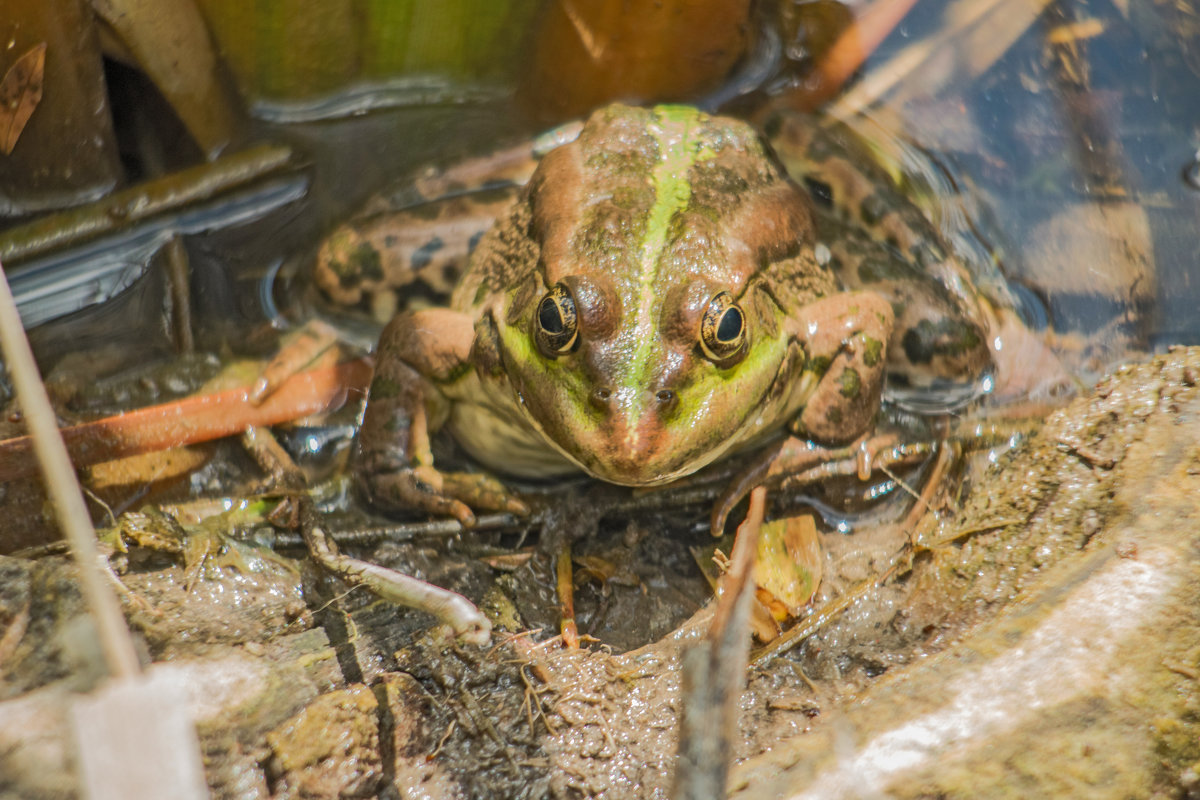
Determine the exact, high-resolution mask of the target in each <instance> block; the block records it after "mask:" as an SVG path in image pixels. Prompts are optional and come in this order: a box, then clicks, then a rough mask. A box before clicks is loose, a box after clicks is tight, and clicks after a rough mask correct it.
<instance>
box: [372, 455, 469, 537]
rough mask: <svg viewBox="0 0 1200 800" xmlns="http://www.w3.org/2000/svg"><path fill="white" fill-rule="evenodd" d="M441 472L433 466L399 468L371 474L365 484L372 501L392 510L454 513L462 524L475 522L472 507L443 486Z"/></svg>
mask: <svg viewBox="0 0 1200 800" xmlns="http://www.w3.org/2000/svg"><path fill="white" fill-rule="evenodd" d="M443 484H444V476H443V475H442V474H441V473H440V472H438V471H437V470H435V469H433V468H432V467H418V468H416V469H402V470H397V471H395V472H388V473H384V474H380V475H376V476H374V477H373V478H372V479H371V480H370V481H369V482H368V485H367V493H368V494H369V496H370V500H371V503H372V504H373V505H377V506H380V507H382V508H387V509H391V510H402V509H403V510H409V511H413V510H415V511H425V512H427V513H429V514H433V515H435V516H446V517H454V518H455V519H457V520H458V521H459V522H460V523H461V524H462V526H463V527H464V528H469V527H471V526H473V525H474V524H475V514H474V512H472V511H471V507H470V506H469V505H467V504H466V503H464V502H463V501H462V500H460V499H458V498H457V497H455V496H453V494H452V493H447V492H445V491H444V489H443Z"/></svg>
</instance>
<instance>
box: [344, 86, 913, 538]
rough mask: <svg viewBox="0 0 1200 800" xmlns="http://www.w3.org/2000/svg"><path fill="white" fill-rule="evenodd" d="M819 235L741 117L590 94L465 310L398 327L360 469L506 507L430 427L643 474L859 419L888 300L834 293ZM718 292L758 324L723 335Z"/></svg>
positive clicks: (468, 293) (491, 454) (393, 495)
mask: <svg viewBox="0 0 1200 800" xmlns="http://www.w3.org/2000/svg"><path fill="white" fill-rule="evenodd" d="M812 242H813V229H812V218H811V213H810V210H809V205H808V199H807V196H806V195H805V194H804V193H803V192H802V191H800V190H799V189H798V188H797V187H796V186H795V185H794V184H792V183H791V182H790V181H789V180H788V179H787V177H786V175H785V174H784V173H783V172H782V170H781V168H780V167H779V166H778V164H777V163H776V162H775V161H774V159H773V158H772V157H771V156H770V154H769V153H768V152H767V150H766V149H765V148H764V146H763V144H762V142H761V140H760V139H759V138H758V136H757V135H756V134H755V133H754V132H753V131H752V130H751V129H750V128H748V127H747V126H746V125H744V124H743V123H739V122H736V121H733V120H726V119H721V118H708V117H704V116H702V115H699V114H698V113H697V112H694V111H690V110H686V109H674V108H663V109H654V110H642V109H630V108H627V107H623V106H612V107H609V108H607V109H603V110H601V111H599V112H597V113H596V114H595V115H594V116H593V117H592V119H591V120H590V121H589V122H588V124H587V125H586V126H585V127H584V129H583V130H582V132H581V133H580V135H579V138H578V139H577V140H576V141H575V142H574V143H572V144H569V145H566V146H564V147H561V148H559V149H557V150H555V151H553V152H551V153H550V154H548V155H547V156H546V157H545V158H544V159H543V161H542V162H541V164H540V165H539V167H538V169H537V171H536V173H535V174H534V177H533V179H532V181H531V182H530V184H529V186H528V188H527V189H526V191H525V193H524V194H523V195H522V198H521V199H520V200H519V201H518V202H517V203H516V205H515V206H514V207H513V209H512V210H511V212H510V213H509V214H508V215H507V216H506V218H504V219H503V220H502V221H501V222H500V223H499V224H498V225H497V226H496V227H495V228H494V229H493V230H492V231H491V232H489V233H488V234H487V236H485V237H484V239H483V241H482V242H481V243H480V245H479V247H478V249H477V251H476V252H475V254H474V256H473V257H472V260H471V264H470V267H469V268H468V271H467V273H466V274H465V275H464V277H463V279H462V281H461V282H460V284H459V286H458V288H457V289H456V291H455V293H454V296H453V298H452V302H451V307H452V309H453V310H442V311H440V312H420V313H417V314H404V315H401V316H399V317H397V319H396V320H395V321H393V322H392V324H391V325H389V326H388V329H387V331H386V332H385V334H384V337H383V339H382V340H381V342H380V348H379V355H378V363H379V368H378V369H379V375H378V377H377V379H376V382H375V384H374V385H373V386H372V390H371V397H370V400H369V404H368V408H367V413H366V418H365V420H364V425H363V431H362V433H361V434H360V436H359V456H358V467H359V472H360V475H362V476H363V479H364V484H365V485H366V486H367V487H368V490H369V491H370V493H371V495H372V497H373V498H374V499H375V500H376V502H379V503H380V504H382V505H387V506H395V505H404V506H410V507H411V506H416V507H418V508H423V509H425V510H429V511H434V512H439V513H451V514H453V515H455V516H457V517H459V519H462V520H464V521H468V522H469V521H470V519H471V516H470V510H469V508H468V506H467V505H466V504H465V503H464V501H465V502H466V503H469V504H471V505H474V506H475V507H478V508H496V507H504V508H513V507H514V505H513V503H512V501H510V500H509V499H508V498H507V496H505V495H504V494H503V493H502V492H501V491H493V489H494V488H495V487H492V486H491V485H490V484H489V487H488V489H487V490H484V491H476V489H478V486H467V485H466V484H467V483H468V482H469V480H468V479H464V478H461V477H458V476H446V475H443V474H441V473H438V472H437V471H436V470H434V469H433V465H432V458H431V456H430V454H429V449H428V435H429V431H431V430H434V429H436V427H438V426H439V425H440V424H441V422H442V421H443V420H446V419H448V421H449V424H450V426H451V429H452V431H453V432H454V433H455V435H456V438H457V439H458V440H459V441H460V442H461V443H462V444H463V445H464V447H466V448H467V449H468V450H469V451H470V452H472V453H473V454H474V455H475V456H476V457H477V458H478V459H479V460H480V461H482V462H483V463H484V464H486V465H488V466H490V467H492V468H494V469H497V470H500V471H503V472H506V473H509V474H515V475H547V474H555V473H561V472H565V471H568V470H571V469H584V470H585V471H587V472H589V473H591V474H593V475H595V476H597V477H599V478H602V479H604V480H608V481H612V482H616V483H623V484H629V485H653V484H658V483H663V482H666V481H669V480H673V479H675V478H677V477H680V476H681V475H685V474H688V473H690V472H692V471H695V470H696V469H699V468H700V467H702V466H704V465H706V464H708V463H711V462H712V461H713V460H715V459H717V458H719V457H720V456H722V455H723V454H725V453H726V452H728V451H729V450H731V449H733V448H735V447H739V446H745V445H747V444H749V443H752V442H754V441H756V440H758V439H760V438H762V437H763V436H766V435H769V434H770V433H772V432H773V431H776V430H778V428H779V427H781V426H782V425H784V424H786V423H788V422H789V421H791V420H793V419H795V418H796V417H797V415H798V417H799V419H798V424H799V426H800V427H801V428H802V429H803V430H804V431H805V432H806V433H807V434H808V435H811V436H813V437H816V438H819V439H823V440H827V441H845V440H849V439H852V438H854V437H856V436H858V435H859V434H861V433H863V432H864V431H865V430H866V429H867V428H868V427H869V425H870V422H871V419H872V418H873V416H874V413H875V411H876V409H877V407H878V402H879V393H880V386H881V383H882V377H883V369H884V364H885V361H886V343H887V340H888V337H889V334H890V331H891V325H892V310H891V307H890V305H889V304H888V303H887V302H886V301H884V300H883V299H882V298H880V297H879V296H877V295H874V294H871V293H867V292H851V293H842V292H839V291H838V285H837V281H836V279H835V277H834V275H833V274H832V272H831V271H830V270H829V269H828V268H827V267H826V266H825V265H822V264H820V263H818V260H817V259H816V257H815V256H814V253H813V247H812ZM556 285H561V286H562V287H565V289H564V290H563V291H565V292H566V294H568V295H569V297H570V298H572V301H573V308H574V311H575V316H574V320H575V323H574V327H573V329H572V330H573V331H574V332H575V334H576V336H575V338H574V339H572V341H573V342H574V346H573V348H572V349H569V350H567V351H564V352H562V353H547V352H546V350H545V347H544V346H543V344H542V341H543V340H542V339H539V338H538V335H539V334H538V331H539V330H543V329H544V328H545V324H544V322H542V321H540V320H541V317H539V316H538V310H539V304H540V303H541V302H542V298H543V297H544V296H546V295H547V292H548V291H549V290H551V288H552V287H555V286H556ZM722 293H725V294H727V296H728V297H729V298H732V300H733V301H735V302H736V305H737V306H738V308H739V309H740V318H741V319H742V320H744V325H743V326H742V327H741V328H740V329H739V330H740V332H741V334H742V336H741V337H740V338H737V339H736V340H735V339H730V340H729V341H723V342H714V341H712V340H711V336H712V325H711V324H710V325H709V328H708V329H705V328H704V326H705V319H706V315H707V318H708V319H709V322H710V323H711V322H712V320H713V317H712V314H713V313H714V312H713V311H712V309H713V308H714V307H716V306H714V305H713V304H714V303H716V302H717V299H716V298H717V297H718V296H721V295H722ZM720 319H724V317H721V318H720ZM731 319H733V318H731ZM539 326H541V328H539ZM729 327H730V330H733V328H734V327H735V326H733V325H730V326H729ZM721 329H722V330H724V328H721ZM706 331H707V333H706ZM706 336H708V337H710V338H708V339H706V338H705V337H706ZM730 342H736V343H737V346H738V348H739V349H737V350H736V351H733V355H732V356H729V355H726V354H724V353H725V351H724V350H723V349H721V348H725V347H727V346H729V344H730ZM718 345H720V347H719V348H718V349H721V352H719V353H718V352H715V351H714V349H713V348H714V347H717V346H718ZM471 480H474V479H471Z"/></svg>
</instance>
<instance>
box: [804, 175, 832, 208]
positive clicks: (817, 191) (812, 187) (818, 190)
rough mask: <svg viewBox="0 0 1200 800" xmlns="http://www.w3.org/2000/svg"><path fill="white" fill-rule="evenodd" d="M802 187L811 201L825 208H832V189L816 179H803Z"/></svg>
mask: <svg viewBox="0 0 1200 800" xmlns="http://www.w3.org/2000/svg"><path fill="white" fill-rule="evenodd" d="M804 185H805V187H807V189H808V193H809V194H810V195H812V199H813V200H815V201H817V203H819V204H820V205H822V206H824V207H825V208H833V187H832V186H830V185H829V184H828V183H825V182H824V181H819V180H817V179H816V178H805V179H804Z"/></svg>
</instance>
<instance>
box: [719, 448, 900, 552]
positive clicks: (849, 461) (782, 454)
mask: <svg viewBox="0 0 1200 800" xmlns="http://www.w3.org/2000/svg"><path fill="white" fill-rule="evenodd" d="M898 444H899V440H898V439H897V437H896V436H895V435H894V434H891V433H884V434H876V435H871V434H863V435H862V436H860V437H859V438H858V439H856V440H855V441H853V442H851V443H850V444H848V445H845V446H844V447H824V446H822V445H819V444H817V443H816V442H813V441H811V440H809V439H803V438H800V437H797V436H789V437H787V438H786V439H784V440H782V441H781V442H779V444H778V445H776V446H775V447H772V448H771V449H769V450H766V451H764V452H763V453H762V454H761V455H760V456H758V457H757V458H755V459H754V460H753V461H751V462H750V463H749V464H748V465H746V467H745V468H744V469H743V470H742V471H741V472H740V473H738V475H737V476H735V477H734V479H733V480H732V481H731V482H730V484H729V486H727V487H726V488H725V490H724V491H723V492H721V494H720V496H718V497H717V501H716V503H714V504H713V509H712V516H711V518H710V524H711V530H712V535H713V536H721V535H723V534H724V533H725V521H726V520H727V519H728V518H729V514H730V513H731V512H732V511H733V508H734V506H736V505H737V504H738V503H740V502H741V501H742V500H743V499H744V498H745V497H746V496H747V495H749V494H750V492H751V491H752V490H753V489H754V488H755V487H757V486H777V485H779V484H780V483H781V482H784V481H786V480H788V479H801V478H806V479H807V478H811V479H816V478H819V477H823V475H818V474H817V473H818V472H820V471H821V470H819V469H818V468H820V467H828V468H829V472H830V473H833V474H842V475H846V474H849V475H855V476H857V477H858V479H859V480H861V481H866V480H869V479H870V477H871V472H872V471H873V470H874V469H875V468H876V467H878V466H879V465H880V464H881V463H883V464H894V463H896V462H898V461H901V460H903V459H905V458H907V456H908V454H892V453H890V452H889V451H890V450H891V449H892V448H896V446H897V445H898Z"/></svg>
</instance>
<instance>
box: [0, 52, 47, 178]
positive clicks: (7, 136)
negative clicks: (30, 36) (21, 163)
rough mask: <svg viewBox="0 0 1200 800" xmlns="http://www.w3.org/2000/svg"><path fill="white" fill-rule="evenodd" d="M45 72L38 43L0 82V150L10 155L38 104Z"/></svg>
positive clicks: (44, 60)
mask: <svg viewBox="0 0 1200 800" xmlns="http://www.w3.org/2000/svg"><path fill="white" fill-rule="evenodd" d="M45 69H46V43H45V42H42V43H41V44H39V45H36V46H34V47H32V48H30V49H29V50H28V51H26V52H25V53H24V54H23V55H22V56H21V57H20V58H18V59H17V61H16V63H14V64H13V65H12V66H11V67H9V69H8V72H7V73H6V74H5V76H4V80H2V81H0V150H3V151H4V155H6V156H7V155H10V154H11V153H12V151H13V148H14V147H16V146H17V139H19V138H21V132H22V131H23V130H25V125H26V123H28V122H29V118H30V117H32V116H33V110H34V109H35V108H37V105H38V103H40V102H42V79H43V73H44V71H45Z"/></svg>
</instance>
